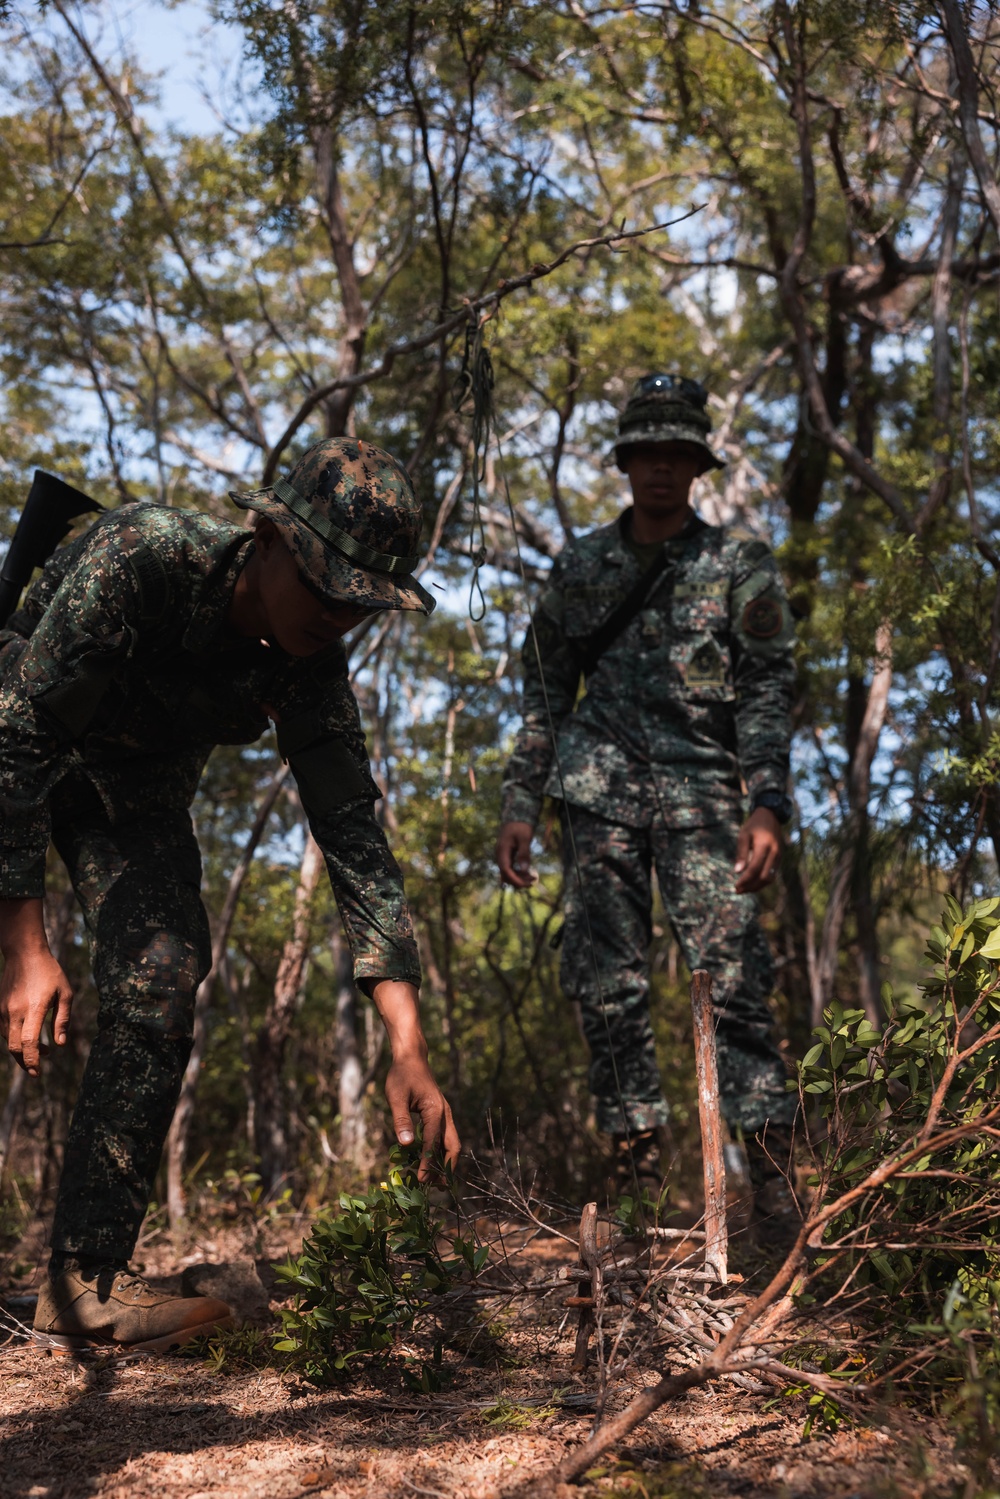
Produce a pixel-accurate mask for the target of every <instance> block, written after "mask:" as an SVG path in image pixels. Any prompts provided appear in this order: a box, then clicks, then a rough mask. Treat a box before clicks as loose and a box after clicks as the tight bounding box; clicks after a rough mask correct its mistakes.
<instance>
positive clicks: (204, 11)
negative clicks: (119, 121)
mask: <svg viewBox="0 0 1000 1499" xmlns="http://www.w3.org/2000/svg"><path fill="white" fill-rule="evenodd" d="M84 16H85V20H86V24H87V30H88V33H89V35H90V36H91V38H92V39H93V40H94V41H95V42H96V43H98V45H99V49H100V52H101V55H102V56H104V57H108V56H109V54H113V53H114V52H115V51H116V50H117V49H118V47H124V49H125V50H126V51H128V52H129V53H131V54H132V55H133V56H135V57H136V58H137V60H138V61H139V63H140V64H141V65H142V67H143V68H144V69H145V70H146V71H148V72H149V73H151V74H153V75H156V76H158V77H159V79H160V90H161V104H160V108H159V110H146V111H144V112H145V113H147V114H148V115H150V116H151V117H152V118H153V119H157V118H158V119H159V121H160V122H169V123H170V124H171V125H175V126H178V127H180V128H181V129H184V130H188V131H192V132H199V133H204V132H209V131H211V130H214V129H216V128H217V127H218V119H217V116H216V114H215V112H214V111H213V109H212V106H211V103H210V102H209V101H207V100H206V98H205V94H206V93H208V94H210V95H212V96H213V97H215V98H216V99H218V98H219V97H220V96H221V97H225V95H227V94H230V93H231V85H232V80H233V78H234V76H235V74H236V72H237V69H238V63H239V56H240V34H239V32H238V31H237V30H236V28H235V27H231V26H226V25H224V24H223V23H222V22H219V21H213V20H212V18H211V16H210V14H209V11H208V8H207V7H206V6H205V5H202V4H199V3H197V0H179V3H178V4H175V5H170V6H168V5H158V4H153V3H150V0H135V3H132V4H128V3H126V0H118V3H114V0H111V3H105V4H103V5H99V6H93V7H90V6H88V7H87V10H86V11H85V12H84ZM220 85H221V87H220Z"/></svg>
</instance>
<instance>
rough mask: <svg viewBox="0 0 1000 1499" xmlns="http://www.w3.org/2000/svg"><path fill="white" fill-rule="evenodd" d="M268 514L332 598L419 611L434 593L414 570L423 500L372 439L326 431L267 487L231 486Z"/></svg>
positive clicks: (305, 570) (244, 504)
mask: <svg viewBox="0 0 1000 1499" xmlns="http://www.w3.org/2000/svg"><path fill="white" fill-rule="evenodd" d="M229 497H230V499H231V500H233V502H234V503H235V504H237V505H239V507H240V509H241V510H257V511H259V512H260V514H261V515H266V516H267V518H268V519H269V520H272V521H273V522H274V524H275V525H276V526H277V528H278V530H279V531H280V533H281V539H282V541H283V542H284V543H285V545H286V546H287V548H288V550H289V551H290V552H291V554H292V556H293V557H294V558H295V561H296V563H297V564H298V567H299V571H300V572H301V573H302V574H303V576H304V578H305V579H306V580H307V582H308V583H309V584H310V585H311V586H312V587H313V588H314V589H317V590H318V591H319V592H320V593H321V594H322V595H323V597H324V598H325V599H328V600H329V601H330V603H332V604H356V605H358V606H359V607H360V608H363V609H420V610H422V611H423V612H424V614H430V612H431V610H432V609H433V608H434V605H435V602H436V601H435V599H434V598H433V597H432V596H431V595H430V594H429V593H428V592H427V591H426V589H424V588H421V586H420V584H419V583H418V582H417V580H416V578H414V577H413V576H412V573H413V569H414V568H415V567H416V565H417V563H418V562H419V561H420V556H421V553H420V551H419V546H420V524H421V509H420V501H419V500H418V499H417V497H416V495H415V494H414V492H413V485H412V484H411V482H410V476H409V474H408V473H407V472H406V469H405V468H404V467H403V465H402V464H401V463H400V462H399V461H398V459H396V458H393V456H392V454H391V453H387V452H386V451H385V450H384V448H377V447H376V446H375V444H374V443H371V442H365V441H363V440H362V439H361V438H359V437H331V438H327V440H326V441H325V442H318V443H317V444H316V446H315V447H313V448H310V449H309V451H308V453H305V454H304V455H303V457H301V458H300V459H299V461H298V463H297V464H296V465H295V467H294V468H293V469H292V471H291V473H290V474H289V475H288V478H287V479H275V481H274V483H273V484H271V485H269V486H268V487H267V488H266V489H251V490H235V489H233V490H230V492H229Z"/></svg>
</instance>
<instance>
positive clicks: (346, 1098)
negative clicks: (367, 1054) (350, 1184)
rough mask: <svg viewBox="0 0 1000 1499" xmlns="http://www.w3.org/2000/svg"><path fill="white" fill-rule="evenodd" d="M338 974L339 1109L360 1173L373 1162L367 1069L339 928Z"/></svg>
mask: <svg viewBox="0 0 1000 1499" xmlns="http://www.w3.org/2000/svg"><path fill="white" fill-rule="evenodd" d="M330 945H331V948H332V950H333V960H334V969H335V972H336V976H337V1025H336V1033H335V1034H336V1046H337V1070H338V1076H339V1083H338V1089H337V1111H338V1113H339V1114H340V1156H341V1160H344V1161H347V1162H349V1164H350V1165H351V1166H352V1167H353V1168H354V1169H355V1171H358V1172H360V1173H364V1172H365V1171H367V1170H368V1168H369V1166H370V1164H371V1161H370V1158H369V1150H368V1131H367V1128H366V1126H365V1107H364V1105H365V1087H366V1078H365V1069H364V1067H363V1066H362V1063H361V1051H360V1048H359V1046H358V991H357V989H356V988H355V985H354V974H353V971H352V968H351V951H350V948H349V947H348V945H347V943H346V942H345V941H344V938H343V936H342V934H341V932H340V931H339V929H338V928H336V927H335V928H334V931H333V935H332V938H331V944H330Z"/></svg>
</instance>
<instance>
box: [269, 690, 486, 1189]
mask: <svg viewBox="0 0 1000 1499" xmlns="http://www.w3.org/2000/svg"><path fill="white" fill-rule="evenodd" d="M282 710H285V716H281V717H280V718H279V723H278V747H279V750H280V751H281V753H282V755H284V756H285V757H286V758H287V760H288V763H289V765H290V766H291V769H292V773H293V774H294V776H295V779H296V784H297V785H298V789H299V795H300V797H301V798H302V805H303V807H304V808H305V812H306V815H307V817H308V819H309V826H310V828H311V830H312V834H313V837H314V838H315V839H316V842H317V843H318V844H319V847H320V849H321V851H322V853H323V858H324V860H325V862H326V867H327V873H328V874H329V876H330V885H331V888H332V890H333V894H334V898H335V900H336V902H337V906H338V909H339V911H340V915H341V919H342V921H343V923H344V930H345V932H346V934H347V940H348V942H349V944H350V948H351V955H352V958H353V966H354V979H355V982H356V983H357V985H358V987H359V988H361V989H363V990H364V992H365V993H366V994H368V995H369V996H370V997H371V998H372V1000H373V1001H374V1004H375V1007H376V1009H377V1010H378V1012H379V1014H380V1015H381V1017H382V1021H383V1024H384V1025H385V1027H386V1031H387V1033H388V1036H389V1044H390V1046H391V1048H392V1066H391V1067H390V1069H389V1075H388V1077H387V1079H386V1089H385V1091H386V1099H387V1102H388V1104H389V1108H390V1110H391V1111H392V1118H393V1124H394V1127H395V1130H396V1138H397V1139H398V1140H399V1142H400V1144H403V1145H408V1144H411V1143H412V1141H413V1139H414V1131H413V1125H412V1122H411V1119H410V1115H411V1112H412V1113H414V1114H417V1115H418V1116H419V1118H420V1121H421V1126H422V1133H423V1147H422V1159H421V1163H420V1171H419V1175H420V1177H421V1179H425V1178H426V1177H427V1175H428V1174H429V1172H430V1171H431V1169H432V1167H431V1163H430V1157H431V1155H432V1154H433V1153H434V1152H435V1151H436V1150H437V1149H438V1148H441V1149H443V1151H444V1155H445V1157H446V1159H447V1160H448V1162H449V1163H450V1164H452V1165H454V1164H455V1162H456V1161H457V1160H458V1155H459V1151H460V1149H461V1143H460V1141H459V1138H458V1133H457V1131H456V1129H455V1125H454V1122H453V1120H452V1116H451V1109H450V1108H449V1106H448V1102H447V1100H446V1099H445V1097H444V1095H443V1093H442V1092H441V1090H440V1088H439V1087H438V1085H437V1083H436V1082H435V1080H434V1075H433V1073H432V1071H431V1068H430V1064H429V1062H428V1055H427V1042H426V1040H425V1039H424V1033H423V1030H422V1028H421V1024H420V1004H419V984H420V960H419V958H418V955H417V944H416V941H415V939H414V935H413V924H412V922H411V920H410V912H409V908H408V906H407V903H406V896H405V893H404V890H403V878H402V874H401V873H400V869H399V866H398V864H397V863H396V860H395V859H394V858H393V856H392V852H391V850H390V848H389V845H388V843H387V841H386V837H385V833H384V831H383V829H382V828H381V827H380V826H379V823H378V821H377V819H376V817H375V802H376V800H377V799H378V797H379V795H380V793H379V789H378V787H377V786H376V784H375V782H374V781H373V780H372V776H371V769H370V767H369V763H368V756H367V752H366V749H365V739H364V734H363V732H362V729H361V721H360V717H359V714H358V706H357V702H356V700H355V698H354V694H353V692H352V691H351V688H350V684H349V682H348V679H347V674H346V670H345V671H344V672H343V673H342V674H340V675H339V676H337V677H335V678H333V679H331V680H330V681H329V682H328V683H327V684H326V687H325V691H324V692H323V694H322V698H321V700H320V701H319V702H318V703H316V704H314V705H313V706H312V707H309V708H305V709H304V710H303V704H302V703H301V702H298V703H296V702H288V703H282V704H280V705H279V708H278V710H277V711H278V713H279V715H280V714H281V713H282Z"/></svg>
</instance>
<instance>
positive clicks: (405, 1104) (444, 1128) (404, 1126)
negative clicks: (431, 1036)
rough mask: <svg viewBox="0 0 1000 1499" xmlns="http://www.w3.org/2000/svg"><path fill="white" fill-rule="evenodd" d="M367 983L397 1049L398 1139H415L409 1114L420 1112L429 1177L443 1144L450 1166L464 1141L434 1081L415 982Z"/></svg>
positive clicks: (393, 1096)
mask: <svg viewBox="0 0 1000 1499" xmlns="http://www.w3.org/2000/svg"><path fill="white" fill-rule="evenodd" d="M365 987H366V988H370V992H371V997H372V999H373V1000H374V1002H375V1008H376V1009H377V1010H378V1012H379V1014H380V1015H381V1017H382V1023H383V1025H384V1026H385V1029H386V1033H387V1035H388V1037H389V1046H390V1047H391V1049H392V1066H391V1067H390V1068H389V1075H388V1077H387V1078H386V1080H385V1097H386V1102H387V1103H388V1105H389V1108H390V1110H391V1112H392V1123H393V1128H394V1129H395V1131H396V1139H397V1140H398V1141H399V1143H400V1145H412V1144H413V1124H412V1121H411V1118H410V1116H411V1114H417V1115H418V1116H419V1118H420V1123H421V1128H422V1134H423V1138H422V1142H421V1153H420V1169H419V1172H418V1176H419V1179H420V1180H421V1181H424V1180H426V1178H427V1177H428V1176H429V1175H430V1174H431V1172H432V1171H433V1169H434V1160H433V1157H434V1155H435V1153H436V1152H437V1151H439V1150H440V1151H441V1152H442V1154H443V1155H444V1158H445V1160H446V1161H447V1163H448V1165H449V1166H453V1167H454V1166H457V1164H458V1157H459V1155H460V1153H461V1149H462V1142H461V1140H460V1139H459V1138H458V1130H457V1129H456V1128H455V1121H454V1119H452V1117H451V1108H450V1106H449V1103H448V1100H447V1099H446V1098H445V1096H444V1094H443V1093H442V1092H441V1089H440V1088H439V1087H438V1085H437V1083H436V1082H435V1081H434V1074H433V1073H432V1071H431V1068H430V1063H429V1062H428V1060H427V1042H426V1040H425V1039H424V1033H423V1029H422V1027H421V1024H420V1005H419V1000H418V996H417V989H416V985H414V984H407V983H403V982H401V981H400V980H398V979H382V980H380V981H379V982H377V983H372V982H369V984H367V985H366V986H365Z"/></svg>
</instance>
